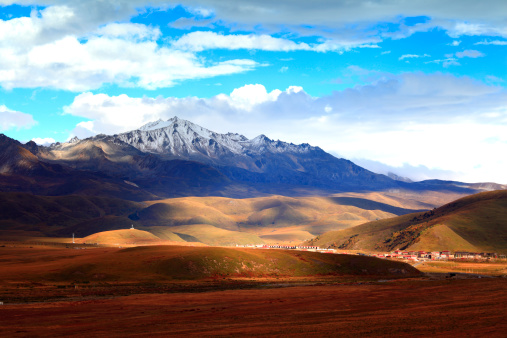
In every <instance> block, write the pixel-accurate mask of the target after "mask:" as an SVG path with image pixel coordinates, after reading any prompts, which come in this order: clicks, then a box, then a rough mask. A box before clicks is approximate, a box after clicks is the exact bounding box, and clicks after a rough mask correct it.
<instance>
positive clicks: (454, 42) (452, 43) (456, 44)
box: [449, 40, 461, 47]
mask: <svg viewBox="0 0 507 338" xmlns="http://www.w3.org/2000/svg"><path fill="white" fill-rule="evenodd" d="M460 44H461V40H454V41H453V42H451V43H449V46H455V47H456V46H459V45H460Z"/></svg>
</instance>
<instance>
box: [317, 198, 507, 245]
mask: <svg viewBox="0 0 507 338" xmlns="http://www.w3.org/2000/svg"><path fill="white" fill-rule="evenodd" d="M308 243H310V244H314V245H318V246H321V247H328V246H330V247H337V248H343V249H362V250H372V251H391V250H394V249H398V248H400V249H403V250H404V249H411V250H426V251H430V250H451V251H459V250H464V251H475V252H484V251H486V252H501V253H507V190H497V191H490V192H483V193H479V194H475V195H471V196H467V197H464V198H461V199H458V200H456V201H454V202H451V203H448V204H446V205H444V206H442V207H440V208H436V209H434V210H432V211H427V212H420V213H413V214H409V215H403V216H399V217H394V218H390V219H384V220H378V221H374V222H368V223H365V224H362V225H359V226H355V227H352V228H349V229H344V230H338V231H331V232H327V233H325V234H322V235H320V236H318V237H316V238H314V239H313V240H311V241H309V242H308Z"/></svg>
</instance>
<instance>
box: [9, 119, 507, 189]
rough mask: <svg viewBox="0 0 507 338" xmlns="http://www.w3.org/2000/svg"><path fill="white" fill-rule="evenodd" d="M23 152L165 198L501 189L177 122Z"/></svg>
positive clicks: (32, 146) (31, 144)
mask: <svg viewBox="0 0 507 338" xmlns="http://www.w3.org/2000/svg"><path fill="white" fill-rule="evenodd" d="M4 139H5V137H4ZM19 146H21V147H23V148H24V149H26V150H28V151H29V152H30V155H28V153H26V154H25V155H20V156H25V157H26V156H31V155H35V156H33V158H32V160H33V161H38V163H47V166H50V165H61V166H62V167H69V168H71V169H73V170H79V171H86V172H94V173H101V174H103V175H107V176H109V177H110V178H114V179H121V180H123V181H124V182H128V183H127V184H130V185H131V186H132V187H138V188H139V189H144V190H146V192H147V193H151V194H154V195H156V196H160V197H175V196H190V195H195V196H206V195H217V196H230V197H252V196H253V195H261V194H266V193H268V194H272V193H278V194H280V193H282V194H285V195H294V194H301V193H305V192H306V193H310V194H314V193H315V190H319V191H326V192H327V193H331V192H350V191H385V190H389V189H404V190H412V191H421V190H435V191H442V190H446V191H454V192H458V193H463V194H470V193H474V192H478V191H480V190H482V189H483V188H485V189H499V188H501V187H502V186H500V185H495V184H494V183H489V184H488V185H487V186H481V185H470V184H465V183H461V182H452V181H438V180H431V181H423V182H411V181H409V180H406V179H403V178H400V177H398V176H395V175H391V177H388V176H385V175H381V174H376V173H373V172H371V171H369V170H366V169H364V168H362V167H360V166H357V165H355V164H354V163H352V162H351V161H348V160H346V159H342V158H336V157H334V156H332V155H331V154H328V153H326V152H325V151H324V150H322V149H321V148H319V147H313V146H311V145H309V144H306V143H304V144H300V145H295V144H292V143H286V142H282V141H279V140H277V141H275V140H271V139H269V138H268V137H266V136H265V135H260V136H257V137H255V138H254V139H248V138H246V137H245V136H243V135H239V134H233V133H227V134H220V133H216V132H213V131H210V130H208V129H205V128H203V127H200V126H198V125H196V124H194V123H192V122H189V121H186V120H183V119H179V118H178V117H174V118H171V119H169V120H167V121H162V120H159V121H156V122H151V123H148V124H146V125H144V126H142V127H140V128H139V129H136V130H133V131H129V132H126V133H122V134H116V135H103V134H101V135H97V136H94V137H91V138H87V139H84V140H79V139H77V138H73V139H72V140H70V141H68V142H66V143H55V144H52V145H51V146H49V147H43V146H37V145H36V144H35V143H34V142H28V143H27V144H25V145H19ZM6 156H8V157H10V158H13V156H11V155H6ZM18 169H19V170H21V168H20V167H19V168H18Z"/></svg>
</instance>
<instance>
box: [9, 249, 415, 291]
mask: <svg viewBox="0 0 507 338" xmlns="http://www.w3.org/2000/svg"><path fill="white" fill-rule="evenodd" d="M0 251H1V253H2V258H3V259H2V260H1V261H0V279H1V280H13V278H14V279H18V280H23V281H25V282H26V281H37V282H41V281H58V282H79V281H88V282H92V281H96V282H101V281H127V282H134V281H139V282H141V281H148V282H153V281H157V282H162V281H171V280H197V279H202V278H217V277H281V276H287V277H300V276H315V275H319V276H323V275H332V276H337V277H338V276H364V277H374V278H375V277H380V278H386V277H387V278H400V277H415V276H420V275H421V273H420V272H419V271H418V270H417V269H415V268H413V267H412V266H410V265H408V264H404V263H401V262H394V261H387V260H382V259H377V258H373V257H364V256H349V255H334V254H321V253H316V252H302V251H290V250H265V249H242V248H241V249H240V248H213V247H190V246H143V247H134V248H127V249H121V250H120V249H116V248H105V249H102V248H100V249H93V250H70V249H47V248H40V249H38V248H33V249H28V248H26V249H22V248H21V249H20V248H0ZM12 262H15V263H16V264H12Z"/></svg>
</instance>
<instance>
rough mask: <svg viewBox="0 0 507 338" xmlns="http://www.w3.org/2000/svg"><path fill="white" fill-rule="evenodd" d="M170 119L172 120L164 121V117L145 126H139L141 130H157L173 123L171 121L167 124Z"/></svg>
mask: <svg viewBox="0 0 507 338" xmlns="http://www.w3.org/2000/svg"><path fill="white" fill-rule="evenodd" d="M169 121H170V120H167V121H164V120H162V119H158V120H157V121H155V122H148V123H146V124H145V125H144V126H142V127H141V128H139V130H144V131H147V130H155V129H160V128H165V127H167V126H169V125H170V124H171V123H169V124H167V122H169Z"/></svg>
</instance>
